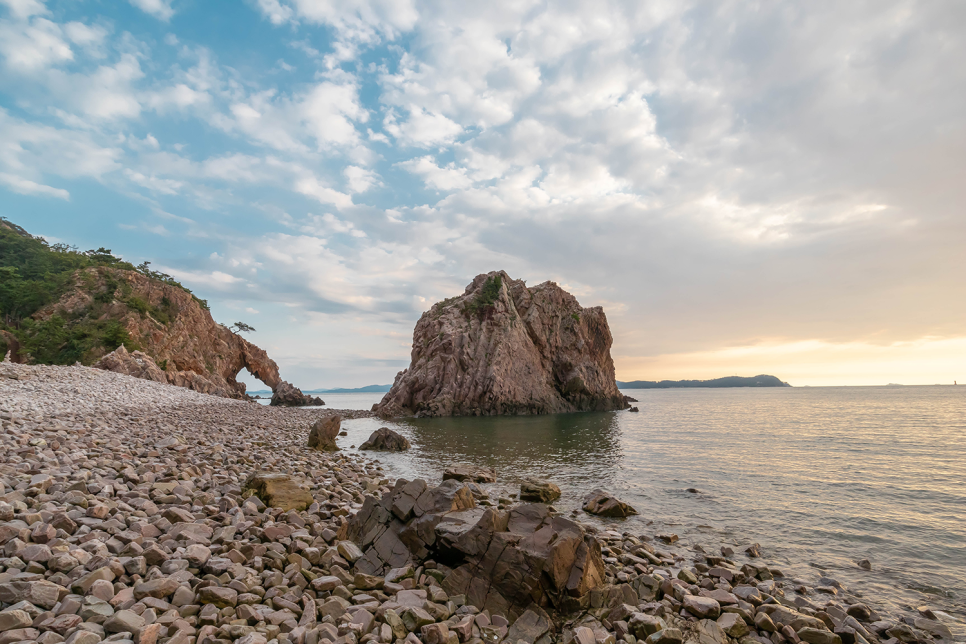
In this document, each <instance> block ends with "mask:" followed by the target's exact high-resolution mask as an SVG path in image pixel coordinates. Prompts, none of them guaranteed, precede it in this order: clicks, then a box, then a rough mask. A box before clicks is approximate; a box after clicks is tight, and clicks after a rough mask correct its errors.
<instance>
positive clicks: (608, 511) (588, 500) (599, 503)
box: [583, 489, 638, 518]
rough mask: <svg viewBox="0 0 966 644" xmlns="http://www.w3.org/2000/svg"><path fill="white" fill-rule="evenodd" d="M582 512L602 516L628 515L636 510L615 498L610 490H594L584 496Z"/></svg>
mask: <svg viewBox="0 0 966 644" xmlns="http://www.w3.org/2000/svg"><path fill="white" fill-rule="evenodd" d="M583 510H584V512H587V513H589V514H596V515H598V516H602V517H619V518H624V517H629V516H631V515H634V514H637V513H638V512H637V510H635V509H634V508H632V507H631V506H630V505H628V504H626V503H624V502H623V501H621V500H619V499H618V498H616V497H615V496H614V495H612V494H611V493H610V492H606V491H604V490H600V489H597V490H594V491H593V492H591V493H590V494H588V495H587V496H586V497H585V498H584V504H583Z"/></svg>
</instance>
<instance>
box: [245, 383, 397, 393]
mask: <svg viewBox="0 0 966 644" xmlns="http://www.w3.org/2000/svg"><path fill="white" fill-rule="evenodd" d="M391 388H392V385H366V386H365V387H356V388H355V389H344V388H340V389H311V390H309V389H306V390H305V392H304V393H307V394H309V393H312V394H383V393H386V392H387V391H389V390H390V389H391ZM249 393H252V394H266V393H267V394H270V393H272V392H270V391H251V392H249Z"/></svg>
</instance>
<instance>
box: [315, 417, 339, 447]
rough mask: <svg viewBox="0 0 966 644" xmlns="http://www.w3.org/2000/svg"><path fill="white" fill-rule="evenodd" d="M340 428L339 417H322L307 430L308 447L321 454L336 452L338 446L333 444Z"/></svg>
mask: <svg viewBox="0 0 966 644" xmlns="http://www.w3.org/2000/svg"><path fill="white" fill-rule="evenodd" d="M341 428H342V417H341V416H324V417H322V418H320V419H318V420H317V421H315V423H313V425H312V427H310V428H309V447H311V448H312V449H317V450H319V451H321V452H337V451H339V446H338V445H336V444H335V437H336V436H338V435H339V430H340V429H341Z"/></svg>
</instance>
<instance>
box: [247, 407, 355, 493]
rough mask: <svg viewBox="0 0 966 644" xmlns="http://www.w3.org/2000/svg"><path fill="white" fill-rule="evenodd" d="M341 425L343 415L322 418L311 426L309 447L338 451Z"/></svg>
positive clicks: (324, 450) (325, 450)
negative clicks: (337, 442) (337, 439)
mask: <svg viewBox="0 0 966 644" xmlns="http://www.w3.org/2000/svg"><path fill="white" fill-rule="evenodd" d="M341 427H342V417H341V416H328V417H325V418H320V419H319V420H317V421H316V422H315V423H313V424H312V426H311V427H310V428H309V447H310V448H312V449H317V450H320V451H323V452H336V451H338V450H339V446H338V445H336V443H335V438H336V436H338V435H339V430H340V429H341ZM263 500H264V499H263Z"/></svg>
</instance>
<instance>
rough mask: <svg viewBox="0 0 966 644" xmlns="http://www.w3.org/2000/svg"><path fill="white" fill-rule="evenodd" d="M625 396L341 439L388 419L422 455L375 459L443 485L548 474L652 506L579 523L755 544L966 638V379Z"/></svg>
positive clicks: (796, 571)
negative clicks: (616, 403) (618, 406)
mask: <svg viewBox="0 0 966 644" xmlns="http://www.w3.org/2000/svg"><path fill="white" fill-rule="evenodd" d="M624 393H625V394H626V395H628V396H632V397H633V398H636V399H637V400H638V401H639V402H637V403H635V405H636V406H637V407H638V408H639V409H640V412H638V413H633V412H628V411H621V412H601V413H578V414H556V415H549V416H534V417H506V416H503V417H485V418H427V419H402V420H397V421H392V422H389V421H383V420H379V419H374V418H365V419H357V420H349V421H346V422H344V423H343V428H344V429H345V430H346V431H347V432H348V436H347V437H345V438H341V439H340V444H342V445H344V446H345V447H346V448H347V449H348V451H356V450H355V448H356V447H357V446H358V445H359V444H361V443H362V442H363V441H364V440H365V439H366V438H367V437H368V435H369V434H370V433H371V432H372V431H374V430H375V429H377V428H378V427H381V426H388V427H390V428H392V429H394V430H396V431H398V432H400V433H401V434H403V435H405V436H406V437H407V438H408V439H409V440H410V442H411V443H412V446H413V447H412V449H411V450H409V451H408V452H404V453H399V454H384V453H373V452H365V454H366V455H367V456H369V457H371V458H375V460H378V461H379V462H380V463H381V464H382V465H383V466H384V467H385V468H386V470H387V472H388V475H389V476H390V477H392V478H395V477H405V478H408V479H413V478H423V479H426V480H427V481H430V482H436V481H439V480H440V478H441V475H442V470H443V468H444V467H446V466H447V465H450V464H453V463H457V462H468V463H475V464H479V465H487V466H490V467H493V468H495V469H496V471H497V476H498V481H497V483H495V484H493V485H492V486H491V487H492V488H494V489H493V490H492V491H491V493H496V494H506V493H510V492H518V491H519V483H520V481H521V480H522V479H524V478H527V477H540V478H546V479H549V480H551V481H553V482H555V483H556V484H557V485H559V486H560V488H561V490H562V491H563V497H562V498H561V500H560V501H559V502H557V503H555V504H554V505H555V506H556V507H557V508H558V509H559V510H561V511H563V512H569V511H570V510H572V509H576V508H579V507H580V505H581V500H582V499H583V497H584V496H585V495H586V494H587V493H588V492H590V491H591V490H593V489H594V488H603V489H606V490H608V491H610V492H612V493H614V494H616V495H617V496H618V497H619V498H621V499H622V500H624V501H626V502H628V503H630V504H631V505H633V506H634V507H635V508H636V509H637V510H638V511H639V512H640V515H639V516H637V517H632V518H629V519H626V520H615V519H610V520H600V519H592V518H591V517H589V516H588V515H581V517H582V520H583V519H586V520H593V521H598V522H600V523H603V524H605V525H606V526H607V527H610V528H614V529H617V530H621V531H630V532H632V533H635V534H637V533H640V534H646V535H654V534H666V533H673V534H676V535H678V536H679V538H680V540H681V542H683V543H684V544H691V545H694V544H700V545H701V546H703V547H704V548H705V549H706V550H708V551H709V552H710V551H712V550H715V551H716V550H717V549H718V548H719V547H720V546H722V545H729V546H731V547H732V548H734V549H735V550H736V551H739V548H742V549H743V548H744V547H746V546H747V545H750V544H752V543H759V544H760V545H761V546H762V550H763V552H764V557H765V560H766V561H768V562H769V563H770V564H774V565H775V566H777V567H779V568H781V569H782V570H783V572H784V573H785V575H786V576H788V577H792V578H797V579H802V580H805V581H807V582H810V583H814V582H815V581H817V579H818V578H819V577H832V578H834V579H836V580H837V581H838V582H839V583H841V584H842V585H843V586H845V587H847V588H849V589H850V590H857V591H859V592H860V593H861V594H862V595H863V596H864V597H865V598H866V599H867V600H868V602H869V603H870V604H871V605H873V606H881V607H884V608H887V609H892V610H896V611H908V610H911V609H915V608H918V607H920V606H928V607H930V608H932V609H933V610H936V609H938V610H942V611H944V612H946V613H949V614H951V615H952V616H953V617H954V618H956V619H958V620H960V621H959V622H958V623H957V624H956V625H955V626H953V625H950V626H951V628H953V631H954V633H955V634H956V635H957V639H958V640H960V641H962V640H964V639H966V637H964V636H966V387H964V386H960V387H954V386H905V387H901V386H884V387H789V388H736V389H648V390H631V389H628V390H624ZM382 396H383V394H328V395H323V397H324V398H325V402H326V403H327V404H326V406H327V407H331V408H341V409H369V408H370V407H371V406H372V404H373V403H375V402H378V401H379V400H380V399H381V398H382ZM350 445H351V447H349V446H350ZM689 490H697V491H696V492H693V491H689ZM862 559H868V560H869V561H870V562H871V563H872V570H870V571H866V570H863V569H861V568H860V567H859V566H858V565H857V564H856V562H857V561H859V560H862Z"/></svg>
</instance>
